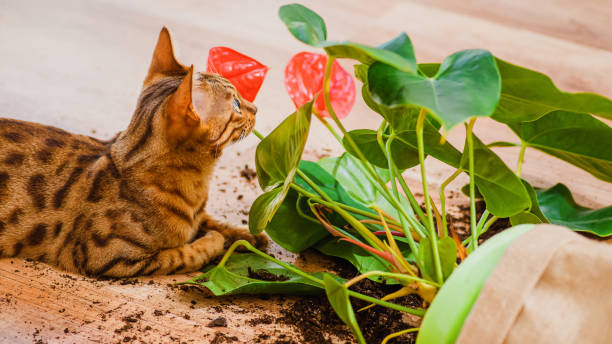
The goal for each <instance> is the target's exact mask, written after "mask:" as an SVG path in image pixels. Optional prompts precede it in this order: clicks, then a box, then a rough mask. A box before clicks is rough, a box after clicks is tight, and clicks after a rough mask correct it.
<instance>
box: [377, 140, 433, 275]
mask: <svg viewBox="0 0 612 344" xmlns="http://www.w3.org/2000/svg"><path fill="white" fill-rule="evenodd" d="M392 141H393V137H391V138H389V139H388V140H387V144H386V146H385V150H384V151H385V152H386V155H387V161H388V164H389V172H390V173H391V185H392V186H393V192H394V193H395V197H396V198H398V199H399V190H398V189H397V183H396V182H395V177H396V172H397V171H396V170H397V168H395V167H396V166H395V163H394V162H393V159H392V158H391V143H392ZM408 222H410V219H408ZM400 223H401V224H402V229H403V230H404V235H406V238H407V239H408V246H410V250H411V251H412V252H413V253H415V252H418V248H417V246H416V243H415V242H414V239H413V238H412V235H411V234H410V228H409V227H408V226H407V225H406V223H405V219H404V217H403V216H400ZM411 225H412V224H411ZM413 227H414V226H413ZM417 232H418V231H417ZM419 235H421V236H422V233H419ZM417 264H418V266H419V269H421V270H422V269H423V267H422V266H421V264H420V262H419V261H418V259H417Z"/></svg>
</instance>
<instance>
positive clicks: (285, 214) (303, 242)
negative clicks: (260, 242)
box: [260, 161, 368, 253]
mask: <svg viewBox="0 0 612 344" xmlns="http://www.w3.org/2000/svg"><path fill="white" fill-rule="evenodd" d="M299 168H300V170H301V171H302V172H303V173H304V174H306V175H307V176H308V178H310V179H311V180H312V181H313V182H314V183H315V184H316V185H317V186H318V187H319V188H321V189H322V190H323V191H324V192H325V193H326V194H327V195H328V196H329V197H330V198H331V199H332V200H334V201H336V202H340V203H343V204H346V205H349V206H352V207H355V208H358V209H361V210H365V211H367V210H368V209H367V208H366V207H365V206H363V205H362V204H361V203H359V202H357V201H355V200H354V199H353V198H352V197H351V196H350V195H349V194H348V193H347V192H346V191H345V189H344V188H343V187H342V185H341V184H340V183H339V182H338V181H337V180H336V179H335V178H334V177H333V176H332V175H330V174H329V173H327V172H326V171H325V170H324V169H323V168H322V167H320V166H319V165H318V164H316V163H314V162H312V161H301V162H300V164H299ZM294 182H295V183H296V184H298V185H300V186H301V187H303V188H304V189H306V190H307V191H309V192H312V193H313V194H316V192H315V191H314V190H313V189H312V188H311V187H310V186H309V185H308V184H307V183H306V182H305V181H304V180H303V179H302V178H301V177H300V176H296V177H295V180H294ZM260 197H261V196H260ZM298 209H299V210H300V212H301V214H300V212H298ZM304 216H308V217H310V219H308V218H306V217H304ZM356 217H357V218H359V219H360V218H361V217H360V216H357V215H356ZM328 219H329V220H330V221H331V222H332V223H333V224H335V225H337V226H339V227H342V226H345V225H346V224H347V223H346V221H345V220H344V219H343V218H342V217H341V216H339V215H337V214H336V213H334V214H331V215H329V216H328ZM265 230H266V233H268V235H269V236H270V238H272V240H273V241H274V242H276V243H277V244H278V245H280V246H281V247H283V248H284V249H286V250H288V251H291V252H294V253H298V252H301V251H303V250H305V249H307V248H309V247H311V246H313V245H315V244H316V243H317V242H319V241H320V240H321V239H323V238H326V237H328V236H330V234H329V232H327V230H326V229H325V228H324V227H323V226H322V225H321V224H320V223H319V222H318V221H317V220H316V219H315V218H314V215H313V214H312V213H311V211H310V209H309V208H308V206H307V204H306V202H305V199H303V198H302V200H301V201H300V199H299V195H298V193H297V192H296V191H294V190H293V189H290V190H289V192H288V193H287V196H286V198H285V199H284V201H283V202H282V203H281V204H280V206H279V208H278V211H277V212H276V213H275V214H274V216H273V217H272V220H271V221H270V222H269V223H268V225H267V226H266V227H265Z"/></svg>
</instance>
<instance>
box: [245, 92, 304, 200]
mask: <svg viewBox="0 0 612 344" xmlns="http://www.w3.org/2000/svg"><path fill="white" fill-rule="evenodd" d="M311 116H312V102H308V103H306V104H304V105H302V106H301V107H300V108H299V109H297V111H296V112H294V113H293V114H291V115H290V116H288V117H287V118H286V119H285V120H284V121H283V122H281V124H279V125H278V126H277V127H276V128H275V129H274V130H273V131H272V132H271V133H270V134H269V135H268V136H266V137H265V138H264V139H263V140H262V141H261V142H260V143H259V144H258V145H257V150H256V151H255V167H256V169H257V178H258V180H259V185H260V186H261V188H262V189H263V190H264V191H270V190H272V189H274V188H276V187H277V186H279V185H282V184H287V181H291V180H292V179H293V175H294V174H295V170H296V169H297V165H298V163H299V162H300V158H301V157H302V152H303V150H304V145H306V139H307V138H308V132H309V130H310V118H311Z"/></svg>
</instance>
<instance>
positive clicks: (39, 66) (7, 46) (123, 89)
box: [0, 0, 612, 343]
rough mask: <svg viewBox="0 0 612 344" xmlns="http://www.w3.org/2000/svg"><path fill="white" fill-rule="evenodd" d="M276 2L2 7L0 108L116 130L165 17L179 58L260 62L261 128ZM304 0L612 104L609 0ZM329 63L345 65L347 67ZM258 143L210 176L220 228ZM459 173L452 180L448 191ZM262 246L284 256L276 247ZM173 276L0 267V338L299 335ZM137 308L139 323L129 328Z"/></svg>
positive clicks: (574, 176)
mask: <svg viewBox="0 0 612 344" xmlns="http://www.w3.org/2000/svg"><path fill="white" fill-rule="evenodd" d="M282 3H284V1H283V2H281V1H270V0H267V1H246V0H245V1H238V0H234V1H231V2H228V1H208V0H206V1H187V0H185V1H172V2H169V1H163V0H157V1H145V0H136V1H122V0H90V1H79V0H74V1H71V0H56V1H52V2H51V1H43V0H40V1H9V0H0V46H1V47H2V48H1V49H0V117H11V118H18V119H23V120H30V121H38V122H43V123H47V124H51V125H55V126H58V127H62V128H65V129H68V130H71V131H74V132H79V133H84V134H89V135H94V136H98V137H101V138H107V137H110V136H111V135H113V134H114V133H116V132H117V131H119V130H121V129H123V128H125V127H126V126H127V123H128V122H129V119H130V116H131V113H132V111H133V108H134V105H135V102H136V97H137V95H138V92H139V87H140V85H141V83H142V80H143V78H144V75H145V71H146V70H147V68H148V63H149V61H150V59H151V53H152V50H153V47H154V44H155V41H156V38H157V34H158V32H159V30H160V28H161V27H162V26H163V25H166V26H167V27H168V28H170V30H171V32H172V33H173V36H174V42H175V46H176V47H177V49H178V57H179V59H180V60H181V61H183V62H184V63H185V64H192V63H193V64H195V65H196V68H200V69H203V68H205V61H206V57H207V51H208V49H209V48H210V47H213V46H218V45H226V46H230V47H232V48H235V49H237V50H239V51H242V52H244V53H246V54H248V55H250V56H252V57H254V58H256V59H258V60H260V61H262V62H263V63H264V64H267V65H268V66H269V67H270V72H269V74H268V77H267V79H266V81H265V83H264V85H263V88H262V90H261V92H260V94H259V96H258V98H257V101H256V102H255V103H256V105H257V106H258V108H259V112H258V124H257V128H258V129H259V130H260V131H261V132H264V133H265V132H268V131H270V130H271V129H272V128H274V126H275V125H276V124H278V123H279V122H280V121H281V120H282V119H283V118H284V117H285V116H286V115H287V114H289V113H291V112H292V111H293V110H294V108H293V105H292V103H291V101H290V99H289V97H288V96H287V95H286V93H285V90H284V86H283V81H282V80H283V71H284V66H285V64H286V62H287V61H288V60H289V59H290V58H291V56H292V55H293V54H295V53H297V52H298V51H302V50H310V49H309V48H308V47H306V46H304V45H302V44H300V43H299V42H297V41H296V40H295V39H293V37H292V36H291V35H290V34H289V33H288V32H287V31H286V29H285V28H284V26H283V25H282V23H281V22H280V20H278V18H277V10H278V7H279V6H280V5H281V4H282ZM304 4H306V5H307V6H309V7H311V8H312V9H314V10H315V11H317V12H318V13H319V14H321V15H322V16H323V17H324V18H325V20H326V22H327V25H328V35H329V38H330V39H350V40H355V41H358V42H362V43H367V44H378V43H380V42H383V41H386V40H388V39H389V38H391V37H393V36H395V35H396V34H397V33H399V32H401V31H406V32H407V33H408V34H409V35H410V37H411V38H412V41H413V43H414V45H415V49H416V53H417V57H418V59H419V61H421V62H434V61H440V60H441V59H443V58H444V57H445V56H447V55H449V54H451V53H453V52H455V51H457V50H461V49H466V48H485V49H489V50H491V51H492V52H493V53H494V54H495V55H496V56H499V57H501V58H503V59H505V60H507V61H510V62H514V63H517V64H521V65H525V66H527V67H530V68H533V69H536V70H540V71H543V72H545V73H547V74H548V75H550V76H551V77H552V78H553V80H554V81H555V82H556V83H557V85H558V86H559V87H560V88H561V89H563V90H567V91H593V92H597V93H600V94H603V95H605V96H608V97H612V78H610V75H612V31H611V30H610V22H611V19H612V3H610V2H609V1H605V0H591V1H572V0H541V1H537V2H534V1H528V0H513V1H502V0H490V1H487V0H465V1H452V0H428V1H427V0H422V1H401V0H378V1H369V0H363V1H355V0H337V1H328V0H325V1H324V0H316V1H305V2H304ZM343 64H344V65H345V66H346V67H347V68H350V63H346V62H343ZM377 122H378V118H377V117H376V115H375V114H373V113H370V112H368V110H367V108H366V106H365V105H364V104H363V103H362V102H361V101H359V100H358V103H357V104H356V106H355V109H354V110H353V113H352V114H351V116H349V117H348V118H347V119H346V125H347V126H348V127H349V128H356V127H362V126H363V125H364V123H365V124H366V126H370V127H375V126H376V125H377ZM476 133H477V135H479V136H480V137H481V138H482V139H483V141H485V142H490V141H497V140H506V139H510V140H513V138H512V135H511V134H510V132H509V131H508V130H507V129H505V128H504V127H503V126H502V125H500V124H498V123H496V122H493V121H489V120H479V122H478V123H477V125H476ZM462 135H463V133H462V132H461V130H458V131H453V132H451V133H450V141H451V142H453V143H455V144H457V145H458V146H462V142H463V136H462ZM256 143H257V141H256V139H254V138H249V139H247V140H246V141H244V142H242V143H240V144H239V145H237V146H235V147H232V148H231V149H230V150H228V151H227V152H226V154H225V156H224V157H223V159H222V162H221V167H220V168H219V169H218V171H217V177H216V179H215V183H216V186H215V191H214V193H213V195H212V197H211V199H212V201H211V204H210V206H209V208H210V209H209V210H210V211H211V212H213V213H215V214H218V215H219V217H220V218H225V219H226V220H227V221H230V222H234V223H238V224H240V223H241V222H242V221H243V220H244V219H246V217H247V216H246V214H247V212H248V209H249V205H250V203H251V202H252V201H253V200H254V199H255V197H256V196H257V194H258V193H259V189H258V188H257V186H256V184H255V183H253V182H247V181H246V180H244V179H243V178H241V177H240V176H239V171H240V169H241V168H243V167H244V165H249V166H251V167H252V166H253V163H252V160H253V154H254V147H255V145H256ZM323 149H326V150H331V151H332V152H334V151H337V149H338V147H337V146H335V145H334V143H333V141H332V140H331V138H330V137H329V136H328V135H326V134H325V131H324V130H323V128H322V127H321V126H319V125H318V124H316V123H315V124H314V129H313V134H312V135H311V140H310V142H309V144H308V149H307V153H308V155H309V156H310V157H313V158H314V157H317V156H320V154H321V152H323ZM499 153H500V154H501V155H502V157H503V158H504V159H505V160H506V161H507V163H508V164H510V166H514V164H515V157H516V156H517V151H516V150H514V149H513V148H504V149H501V150H499ZM427 166H428V169H429V171H430V173H431V175H432V176H433V177H432V178H431V182H432V184H433V185H434V186H436V185H438V184H439V183H440V181H441V180H443V179H444V178H445V177H446V176H448V175H449V174H450V173H451V172H452V171H451V170H449V169H448V168H446V167H444V166H442V165H441V164H439V163H436V162H435V161H429V162H428V164H427ZM523 171H524V175H525V177H526V178H527V179H528V180H530V181H531V182H532V183H533V184H535V185H537V186H542V187H547V186H550V185H551V183H554V182H557V181H560V182H563V183H565V184H566V185H568V186H569V187H570V189H571V190H572V191H573V192H574V193H575V194H576V198H577V200H578V201H579V202H581V203H583V204H584V205H587V206H603V205H609V204H612V187H611V186H610V185H609V184H605V183H603V182H600V181H598V180H596V179H595V178H593V177H591V176H590V175H589V174H587V173H585V172H583V171H581V170H579V169H577V168H574V167H572V166H569V165H567V164H564V163H562V162H560V161H557V160H555V159H552V158H549V157H547V156H544V155H543V154H540V153H538V152H535V151H528V152H527V155H526V165H525V167H524V169H523ZM407 176H408V177H409V178H410V179H411V184H415V185H416V184H417V174H416V171H408V172H407ZM464 182H465V179H463V180H458V181H457V182H456V183H454V184H452V185H453V187H455V188H458V187H459V186H461V185H462V183H464ZM239 195H243V197H242V198H241V199H239V198H238V196H239ZM272 250H273V251H274V252H275V253H277V254H282V253H281V252H280V251H279V249H278V247H273V248H272ZM284 257H285V258H287V259H295V257H292V256H289V255H284ZM300 263H301V262H300V261H298V264H300ZM309 268H311V269H317V268H323V267H321V266H317V265H316V264H315V266H312V265H311V266H310V267H309ZM185 278H186V276H178V275H177V276H168V277H157V278H154V279H152V282H149V280H151V279H145V280H142V281H139V282H135V284H133V285H132V284H128V285H122V284H121V283H119V282H108V281H94V280H89V279H84V278H81V277H79V276H72V275H67V274H64V273H63V272H59V271H56V270H53V269H51V268H48V267H47V266H45V265H44V264H35V263H32V262H26V261H22V260H18V259H12V260H9V259H3V260H0V342H1V343H5V342H6V343H28V342H37V341H38V340H42V341H43V342H49V343H51V342H58V343H73V342H74V343H82V342H90V341H91V342H100V343H106V342H119V341H122V340H124V339H125V338H128V339H127V340H132V337H133V336H136V337H137V339H136V340H135V342H138V341H140V342H147V343H148V342H164V343H165V342H172V341H175V342H193V343H209V342H211V341H213V339H214V338H215V336H227V337H233V336H236V342H244V343H253V342H255V340H256V339H257V338H258V335H259V334H261V333H263V331H267V332H270V333H272V334H273V335H272V336H271V337H270V338H269V339H267V340H264V339H261V342H263V343H265V342H270V343H272V342H274V341H275V340H277V339H278V334H279V333H285V334H287V335H288V336H289V337H291V338H293V340H295V341H298V342H299V340H300V338H299V336H298V335H297V334H295V333H294V332H295V331H294V330H293V329H292V328H291V327H290V326H287V325H280V324H268V325H266V324H263V325H258V326H247V325H246V323H245V322H246V321H248V320H249V319H253V318H256V317H260V316H261V315H263V314H267V313H271V314H277V312H278V308H279V304H285V303H287V302H291V299H290V298H289V299H284V298H283V299H281V298H272V299H269V300H262V299H259V298H252V297H236V298H222V299H217V298H211V297H210V296H209V295H207V294H205V293H201V292H199V291H193V290H181V289H180V288H173V287H169V286H167V284H168V283H172V282H173V281H181V280H184V279H185ZM219 306H220V307H219ZM156 311H159V312H156ZM166 311H168V312H166ZM160 312H161V315H159V314H160ZM139 314H140V315H139ZM156 314H158V315H156ZM219 316H224V317H226V318H227V319H228V327H222V328H211V327H207V326H206V325H207V324H208V323H209V322H210V321H211V320H212V319H214V318H216V317H219ZM138 317H140V318H141V319H137V320H139V321H137V322H131V320H130V319H133V318H138ZM130 326H132V327H131V328H130ZM216 333H222V335H218V334H216Z"/></svg>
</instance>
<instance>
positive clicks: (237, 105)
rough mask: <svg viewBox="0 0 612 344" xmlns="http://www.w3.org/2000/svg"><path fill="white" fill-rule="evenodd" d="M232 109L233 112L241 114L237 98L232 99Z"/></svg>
mask: <svg viewBox="0 0 612 344" xmlns="http://www.w3.org/2000/svg"><path fill="white" fill-rule="evenodd" d="M232 109H234V111H236V112H238V113H241V110H240V101H239V100H238V98H234V101H233V102H232Z"/></svg>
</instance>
